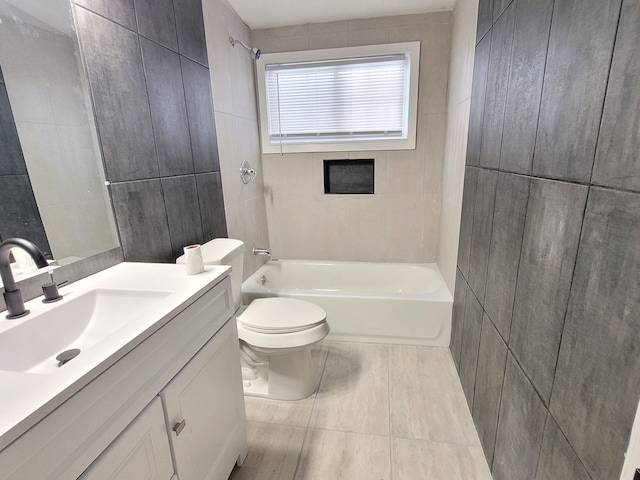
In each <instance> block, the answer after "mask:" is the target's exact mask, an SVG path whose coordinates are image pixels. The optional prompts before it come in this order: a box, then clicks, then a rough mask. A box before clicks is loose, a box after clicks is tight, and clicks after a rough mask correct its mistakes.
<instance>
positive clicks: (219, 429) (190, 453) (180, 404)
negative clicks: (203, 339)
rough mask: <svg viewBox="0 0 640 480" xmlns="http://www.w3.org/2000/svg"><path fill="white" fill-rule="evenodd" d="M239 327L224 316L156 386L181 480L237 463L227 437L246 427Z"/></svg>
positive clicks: (211, 476) (218, 473) (199, 479)
mask: <svg viewBox="0 0 640 480" xmlns="http://www.w3.org/2000/svg"><path fill="white" fill-rule="evenodd" d="M238 365H240V357H239V350H238V333H237V328H236V326H235V322H228V323H227V324H226V325H225V326H224V327H223V328H222V329H221V330H220V331H219V332H218V333H217V334H216V335H215V337H213V338H212V339H211V340H210V341H209V343H207V344H206V345H205V346H204V347H203V348H202V350H200V352H199V353H198V354H197V355H196V356H195V357H194V358H193V359H192V360H191V361H190V362H189V363H188V364H187V366H186V367H184V368H183V369H182V371H181V372H180V373H179V374H178V375H176V377H175V378H174V379H173V380H172V381H171V383H169V385H167V387H166V388H164V389H163V390H162V392H160V397H161V398H162V404H163V406H164V410H165V416H166V419H167V427H168V430H169V437H170V439H171V448H172V451H173V457H174V459H175V466H176V470H177V473H178V478H179V479H180V480H218V479H226V478H228V477H229V475H230V474H231V470H232V469H233V466H234V465H235V464H236V461H238V460H239V462H238V463H240V464H241V463H242V460H244V458H240V459H238V452H237V450H236V449H235V448H233V447H234V446H233V444H232V442H233V441H234V439H235V438H237V437H238V434H239V433H240V432H239V431H238V430H239V429H244V428H245V412H244V402H238V398H242V380H241V376H240V375H239V374H238V371H237V366H238Z"/></svg>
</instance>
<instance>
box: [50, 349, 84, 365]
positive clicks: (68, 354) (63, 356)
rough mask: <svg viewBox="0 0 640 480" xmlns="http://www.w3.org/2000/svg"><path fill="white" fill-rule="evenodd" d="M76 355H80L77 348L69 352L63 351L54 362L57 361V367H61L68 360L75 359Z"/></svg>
mask: <svg viewBox="0 0 640 480" xmlns="http://www.w3.org/2000/svg"><path fill="white" fill-rule="evenodd" d="M78 355H80V349H79V348H71V349H69V350H65V351H64V352H62V353H61V354H59V355H58V356H57V357H56V360H58V366H59V367H61V366H62V365H64V364H65V363H67V362H68V361H69V360H72V359H74V358H76V357H77V356H78Z"/></svg>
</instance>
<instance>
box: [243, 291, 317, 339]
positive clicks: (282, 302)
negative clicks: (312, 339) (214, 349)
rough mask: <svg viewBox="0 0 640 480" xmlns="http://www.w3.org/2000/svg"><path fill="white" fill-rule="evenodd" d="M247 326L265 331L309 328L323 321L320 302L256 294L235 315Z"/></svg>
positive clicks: (255, 330)
mask: <svg viewBox="0 0 640 480" xmlns="http://www.w3.org/2000/svg"><path fill="white" fill-rule="evenodd" d="M237 318H238V322H240V323H241V324H242V326H243V327H244V328H246V329H247V330H251V331H253V332H257V333H265V334H282V333H294V332H301V331H304V330H308V329H310V328H312V327H315V326H316V325H319V324H320V323H322V322H324V321H326V319H327V314H326V312H325V311H324V310H323V309H322V308H320V307H319V306H317V305H315V304H313V303H309V302H305V301H303V300H297V299H294V298H282V297H273V298H258V299H256V300H254V301H253V302H251V303H250V304H249V306H248V307H247V308H246V309H245V311H244V312H243V313H242V314H241V315H238V317H237Z"/></svg>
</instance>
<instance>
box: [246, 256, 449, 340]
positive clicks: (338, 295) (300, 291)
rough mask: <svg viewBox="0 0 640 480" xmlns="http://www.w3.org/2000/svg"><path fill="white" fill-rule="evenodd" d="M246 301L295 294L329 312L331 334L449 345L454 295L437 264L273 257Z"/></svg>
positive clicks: (253, 282)
mask: <svg viewBox="0 0 640 480" xmlns="http://www.w3.org/2000/svg"><path fill="white" fill-rule="evenodd" d="M242 295H243V301H244V302H245V303H248V302H250V301H252V300H254V299H256V298H264V297H289V298H299V299H302V300H308V301H310V302H313V303H316V304H318V305H320V306H321V307H322V308H324V309H325V311H326V312H327V321H328V322H329V325H330V327H331V333H330V334H329V336H328V337H327V338H328V339H333V340H341V341H354V342H378V343H398V344H409V345H429V346H438V347H448V346H449V339H450V336H451V308H452V303H453V300H452V298H451V294H450V293H449V290H448V289H447V286H446V285H445V283H444V280H443V279H442V276H441V275H440V271H439V270H438V267H437V266H436V265H435V264H403V263H364V262H324V261H312V260H273V261H270V262H268V263H266V264H265V265H264V266H262V267H261V268H260V269H259V270H258V271H257V272H256V273H254V274H253V275H252V276H251V277H249V278H248V279H247V280H245V282H244V283H243V284H242Z"/></svg>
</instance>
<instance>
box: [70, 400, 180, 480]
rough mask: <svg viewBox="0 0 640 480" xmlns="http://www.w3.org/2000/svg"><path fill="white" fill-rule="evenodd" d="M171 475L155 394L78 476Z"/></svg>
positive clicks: (159, 479) (152, 478)
mask: <svg viewBox="0 0 640 480" xmlns="http://www.w3.org/2000/svg"><path fill="white" fill-rule="evenodd" d="M142 478H144V479H149V480H169V479H172V478H175V476H174V472H173V465H172V463H171V451H170V450H169V439H168V436H167V428H166V425H165V421H164V415H163V413H162V403H161V402H160V399H159V398H158V397H156V398H155V400H153V401H152V402H151V403H150V404H149V405H148V406H147V407H146V408H145V409H144V410H143V411H142V413H140V415H138V416H137V417H136V418H135V420H134V421H133V422H131V423H130V424H129V426H128V427H127V428H126V429H125V430H124V431H123V432H122V433H121V434H120V435H119V436H118V438H116V439H115V440H114V441H113V442H112V443H111V445H109V446H108V447H107V449H106V450H105V451H104V452H102V454H101V455H100V456H99V457H98V458H97V459H96V460H95V461H94V462H93V463H92V464H91V466H89V468H88V469H87V470H85V471H84V473H83V474H82V475H81V476H80V479H82V480H106V479H109V480H111V479H114V480H115V479H119V480H134V479H142Z"/></svg>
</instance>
